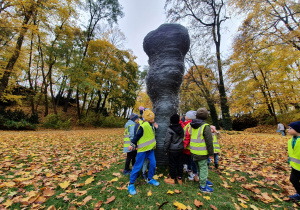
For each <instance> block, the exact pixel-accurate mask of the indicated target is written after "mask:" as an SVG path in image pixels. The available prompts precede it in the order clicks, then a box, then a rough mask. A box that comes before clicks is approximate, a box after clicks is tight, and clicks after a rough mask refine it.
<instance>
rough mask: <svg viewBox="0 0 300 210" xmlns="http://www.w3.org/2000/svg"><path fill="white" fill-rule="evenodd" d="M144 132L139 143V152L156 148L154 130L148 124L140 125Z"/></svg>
mask: <svg viewBox="0 0 300 210" xmlns="http://www.w3.org/2000/svg"><path fill="white" fill-rule="evenodd" d="M140 126H141V127H142V128H143V130H144V132H143V136H142V137H141V138H140V139H139V140H138V142H137V152H138V153H139V152H146V151H149V150H151V149H153V148H154V147H155V146H156V140H155V133H154V129H153V128H152V126H151V125H150V123H148V122H143V123H142V124H141V125H140Z"/></svg>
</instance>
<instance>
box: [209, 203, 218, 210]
mask: <svg viewBox="0 0 300 210" xmlns="http://www.w3.org/2000/svg"><path fill="white" fill-rule="evenodd" d="M209 206H210V208H212V209H213V210H218V208H217V207H215V206H214V205H212V204H210V205H209Z"/></svg>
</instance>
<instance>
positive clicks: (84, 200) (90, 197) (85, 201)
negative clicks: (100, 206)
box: [81, 195, 93, 206]
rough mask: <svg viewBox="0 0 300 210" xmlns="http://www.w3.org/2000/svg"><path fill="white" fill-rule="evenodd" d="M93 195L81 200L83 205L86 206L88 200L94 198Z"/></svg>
mask: <svg viewBox="0 0 300 210" xmlns="http://www.w3.org/2000/svg"><path fill="white" fill-rule="evenodd" d="M92 199H93V197H92V196H90V195H89V196H87V197H86V198H85V199H83V201H82V202H81V205H82V206H84V205H85V204H86V203H87V202H89V201H90V200H92Z"/></svg>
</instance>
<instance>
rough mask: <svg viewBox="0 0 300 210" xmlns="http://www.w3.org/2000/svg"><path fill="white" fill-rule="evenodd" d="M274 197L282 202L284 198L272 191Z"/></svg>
mask: <svg viewBox="0 0 300 210" xmlns="http://www.w3.org/2000/svg"><path fill="white" fill-rule="evenodd" d="M272 195H273V197H274V198H276V199H277V200H279V201H280V202H282V200H281V199H280V198H279V195H277V194H275V193H272Z"/></svg>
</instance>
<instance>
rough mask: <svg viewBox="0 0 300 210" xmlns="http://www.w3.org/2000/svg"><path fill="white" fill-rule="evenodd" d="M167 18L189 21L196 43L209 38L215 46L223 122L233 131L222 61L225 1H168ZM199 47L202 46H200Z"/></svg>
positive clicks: (208, 40) (225, 17) (227, 128)
mask: <svg viewBox="0 0 300 210" xmlns="http://www.w3.org/2000/svg"><path fill="white" fill-rule="evenodd" d="M165 8H166V10H167V17H168V18H169V19H170V20H171V21H172V22H177V21H183V20H188V21H189V27H190V30H191V31H193V33H194V38H195V39H194V41H195V42H201V40H200V39H203V38H207V39H206V40H207V43H205V44H210V43H211V42H213V44H214V46H215V56H216V66H217V69H218V79H219V82H218V90H219V96H220V104H221V110H222V121H223V127H224V129H225V130H231V128H232V125H231V118H230V113H229V104H228V100H227V96H226V89H225V85H224V78H223V68H222V60H221V25H222V23H224V22H225V21H226V20H227V19H228V17H227V16H226V1H223V0H208V1H204V0H200V1H195V0H183V1H181V0H166V6H165ZM198 46H199V47H200V46H201V45H198Z"/></svg>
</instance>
